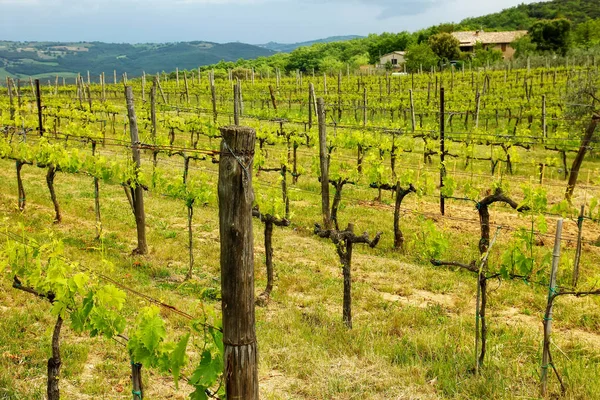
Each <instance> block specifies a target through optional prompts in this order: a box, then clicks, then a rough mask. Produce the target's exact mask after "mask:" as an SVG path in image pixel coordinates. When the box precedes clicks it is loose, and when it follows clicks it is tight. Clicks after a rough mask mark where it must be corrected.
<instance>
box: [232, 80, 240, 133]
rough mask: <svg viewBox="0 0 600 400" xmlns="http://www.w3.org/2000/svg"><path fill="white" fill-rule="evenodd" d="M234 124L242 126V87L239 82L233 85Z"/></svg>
mask: <svg viewBox="0 0 600 400" xmlns="http://www.w3.org/2000/svg"><path fill="white" fill-rule="evenodd" d="M233 124H234V125H236V126H239V125H240V87H239V82H238V83H236V84H235V85H233Z"/></svg>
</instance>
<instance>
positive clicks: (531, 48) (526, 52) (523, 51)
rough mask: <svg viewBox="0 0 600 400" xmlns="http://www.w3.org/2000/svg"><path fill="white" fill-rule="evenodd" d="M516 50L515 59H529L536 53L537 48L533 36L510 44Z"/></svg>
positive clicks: (523, 37) (524, 37) (521, 38)
mask: <svg viewBox="0 0 600 400" xmlns="http://www.w3.org/2000/svg"><path fill="white" fill-rule="evenodd" d="M510 46H511V47H512V48H513V49H515V58H521V57H527V56H530V55H532V54H534V53H535V51H536V50H537V46H536V44H535V43H532V42H531V36H529V35H525V36H522V37H520V38H519V39H516V40H515V41H514V42H512V43H511V44H510Z"/></svg>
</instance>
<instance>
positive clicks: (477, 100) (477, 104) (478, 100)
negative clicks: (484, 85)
mask: <svg viewBox="0 0 600 400" xmlns="http://www.w3.org/2000/svg"><path fill="white" fill-rule="evenodd" d="M480 106H481V94H480V93H479V91H477V94H476V95H475V129H477V128H479V108H480Z"/></svg>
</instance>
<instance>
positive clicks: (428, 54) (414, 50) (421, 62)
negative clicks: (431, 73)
mask: <svg viewBox="0 0 600 400" xmlns="http://www.w3.org/2000/svg"><path fill="white" fill-rule="evenodd" d="M438 62H439V57H438V56H437V55H436V54H435V53H434V52H433V50H431V47H429V45H428V44H427V43H425V42H423V43H421V44H415V45H413V46H411V47H409V48H408V51H407V52H406V68H407V69H408V70H409V71H413V72H414V71H418V70H419V68H420V67H422V68H424V69H430V68H431V67H433V66H436V65H437V64H438Z"/></svg>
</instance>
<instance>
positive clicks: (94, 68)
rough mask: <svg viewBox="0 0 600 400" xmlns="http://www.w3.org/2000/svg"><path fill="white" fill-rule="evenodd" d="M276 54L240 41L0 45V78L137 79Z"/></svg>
mask: <svg viewBox="0 0 600 400" xmlns="http://www.w3.org/2000/svg"><path fill="white" fill-rule="evenodd" d="M274 53H275V52H274V51H272V50H269V49H266V48H262V47H258V46H253V45H250V44H244V43H224V44H219V43H211V42H202V41H196V42H180V43H167V44H135V45H132V44H116V43H101V42H90V43H88V42H80V43H57V42H7V41H0V77H2V75H9V76H13V77H28V76H34V77H47V76H54V75H60V76H71V75H74V74H77V73H82V72H85V71H90V73H91V74H92V75H94V76H97V75H99V74H101V73H102V72H105V73H107V74H108V73H110V74H112V71H113V70H115V69H116V70H117V72H118V73H119V74H121V73H123V72H127V74H128V75H131V76H136V75H140V74H141V72H142V71H146V72H148V73H156V72H161V71H173V70H174V69H175V68H180V69H192V68H196V67H198V66H202V65H209V64H214V63H217V62H219V61H221V60H225V61H236V60H238V59H240V58H245V59H249V58H256V57H260V56H270V55H272V54H274Z"/></svg>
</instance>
